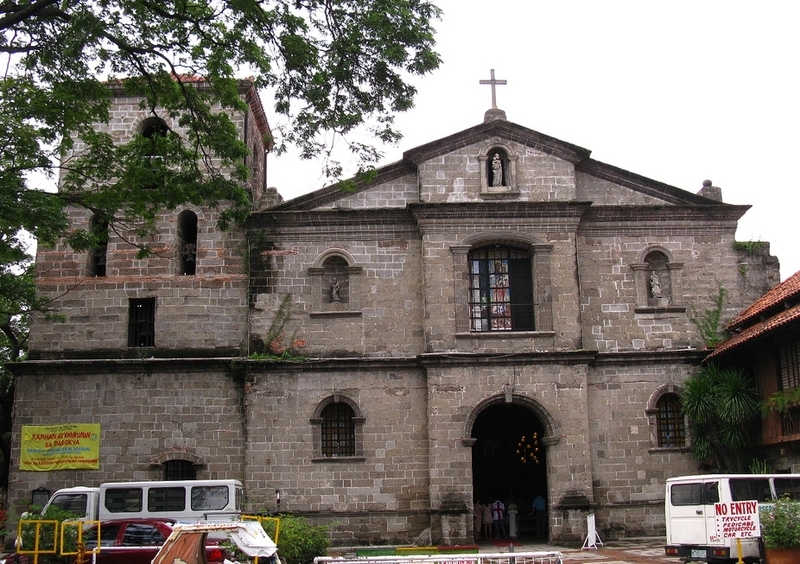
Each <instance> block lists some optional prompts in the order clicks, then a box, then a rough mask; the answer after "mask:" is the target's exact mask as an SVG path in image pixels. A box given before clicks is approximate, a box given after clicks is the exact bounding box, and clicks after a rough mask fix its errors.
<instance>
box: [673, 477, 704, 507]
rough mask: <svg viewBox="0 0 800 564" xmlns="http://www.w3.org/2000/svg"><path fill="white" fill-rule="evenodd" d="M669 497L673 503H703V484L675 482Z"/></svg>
mask: <svg viewBox="0 0 800 564" xmlns="http://www.w3.org/2000/svg"><path fill="white" fill-rule="evenodd" d="M669 497H670V501H669V502H670V503H671V504H672V505H702V501H703V484H702V483H699V482H698V483H694V484H673V485H672V488H671V489H670V494H669Z"/></svg>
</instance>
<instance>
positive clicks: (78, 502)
mask: <svg viewBox="0 0 800 564" xmlns="http://www.w3.org/2000/svg"><path fill="white" fill-rule="evenodd" d="M86 501H87V495H86V494H58V495H57V496H55V497H54V498H53V501H52V502H50V507H58V508H59V509H63V510H64V511H69V512H70V513H75V514H76V515H81V516H83V515H86Z"/></svg>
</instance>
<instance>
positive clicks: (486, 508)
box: [483, 502, 494, 540]
mask: <svg viewBox="0 0 800 564" xmlns="http://www.w3.org/2000/svg"><path fill="white" fill-rule="evenodd" d="M493 523H494V521H492V504H491V503H488V502H487V503H484V504H483V538H484V539H487V540H488V539H491V538H492V524H493Z"/></svg>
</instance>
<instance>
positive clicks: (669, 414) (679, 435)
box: [656, 394, 686, 448]
mask: <svg viewBox="0 0 800 564" xmlns="http://www.w3.org/2000/svg"><path fill="white" fill-rule="evenodd" d="M656 409H657V410H658V411H657V413H656V432H657V435H658V446H660V447H665V448H669V447H682V446H685V444H686V429H685V427H684V420H683V413H681V404H680V399H679V398H678V396H677V395H676V394H664V395H663V396H661V397H660V398H659V400H658V402H657V403H656Z"/></svg>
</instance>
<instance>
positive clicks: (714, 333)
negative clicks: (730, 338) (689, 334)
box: [689, 285, 728, 348]
mask: <svg viewBox="0 0 800 564" xmlns="http://www.w3.org/2000/svg"><path fill="white" fill-rule="evenodd" d="M709 298H710V299H711V303H712V305H711V307H709V308H706V309H704V310H702V311H698V310H697V309H695V308H694V307H692V308H691V313H690V314H689V320H690V321H691V322H692V323H694V325H695V327H697V331H698V332H699V333H700V338H701V339H702V340H703V344H705V346H706V347H708V348H714V347H715V346H717V345H718V344H720V343H721V342H722V341H724V340H725V334H724V333H723V330H722V327H720V320H721V319H722V311H723V310H724V309H725V304H726V303H727V301H728V291H727V290H726V289H725V288H723V287H722V286H721V285H720V286H718V288H717V293H716V294H709Z"/></svg>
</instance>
